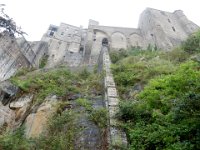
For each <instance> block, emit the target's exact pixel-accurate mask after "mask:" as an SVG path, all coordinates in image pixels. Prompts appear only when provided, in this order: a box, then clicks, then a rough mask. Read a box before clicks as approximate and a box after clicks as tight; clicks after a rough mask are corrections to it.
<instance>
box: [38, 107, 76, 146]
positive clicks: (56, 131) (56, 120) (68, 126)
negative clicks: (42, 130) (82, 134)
mask: <svg viewBox="0 0 200 150" xmlns="http://www.w3.org/2000/svg"><path fill="white" fill-rule="evenodd" d="M77 118H78V116H77V114H76V113H75V112H74V111H73V110H66V111H63V112H62V113H61V114H54V115H53V116H52V118H51V119H50V120H49V123H48V127H47V133H46V134H45V135H42V136H41V137H39V139H37V140H36V141H35V147H36V149H46V150H49V149H51V150H57V149H60V150H65V149H68V150H73V149H74V146H75V135H76V133H78V132H79V130H80V129H78V127H77V122H76V119H77Z"/></svg>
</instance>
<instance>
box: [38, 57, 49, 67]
mask: <svg viewBox="0 0 200 150" xmlns="http://www.w3.org/2000/svg"><path fill="white" fill-rule="evenodd" d="M48 58H49V56H48V55H44V56H42V58H41V59H40V63H39V68H44V67H45V66H46V64H47V61H48Z"/></svg>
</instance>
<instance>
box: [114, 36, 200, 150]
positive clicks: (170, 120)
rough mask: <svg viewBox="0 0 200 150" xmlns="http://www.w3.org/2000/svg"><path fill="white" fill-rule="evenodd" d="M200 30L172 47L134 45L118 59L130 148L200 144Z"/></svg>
mask: <svg viewBox="0 0 200 150" xmlns="http://www.w3.org/2000/svg"><path fill="white" fill-rule="evenodd" d="M199 35H200V34H199V32H197V33H196V34H193V35H192V36H191V37H189V38H188V39H187V40H186V41H185V42H184V43H183V44H182V46H181V47H178V48H176V49H174V50H172V51H168V52H165V51H158V50H156V51H155V50H153V51H152V50H145V51H144V50H141V49H131V50H127V51H126V53H129V56H126V57H123V56H122V57H120V58H118V59H117V61H113V62H114V65H113V66H112V70H113V75H114V79H115V81H116V84H117V88H118V91H119V94H120V97H121V102H120V110H119V112H118V114H117V117H118V118H119V119H120V120H121V121H123V123H122V124H121V126H122V127H123V128H124V129H125V131H126V133H127V136H128V140H129V144H130V147H129V149H130V150H149V149H151V150H196V149H200V146H199V145H200V130H199V129H200V115H199V114H200V63H199V61H198V60H197V61H196V60H195V61H193V58H194V57H199V52H200V51H199V50H200V44H199V43H200V36H199ZM119 53H121V52H119ZM111 58H112V57H111Z"/></svg>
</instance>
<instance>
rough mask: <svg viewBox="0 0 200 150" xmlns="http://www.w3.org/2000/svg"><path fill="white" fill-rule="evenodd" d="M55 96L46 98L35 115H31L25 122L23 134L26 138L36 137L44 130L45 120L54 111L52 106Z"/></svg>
mask: <svg viewBox="0 0 200 150" xmlns="http://www.w3.org/2000/svg"><path fill="white" fill-rule="evenodd" d="M55 103H56V96H52V97H47V98H46V101H45V102H44V103H42V104H41V105H40V107H39V108H38V109H37V111H36V113H31V114H30V115H29V116H28V117H27V118H26V122H25V127H26V130H25V133H26V136H27V137H38V136H39V135H40V134H41V133H42V132H43V131H44V130H45V128H46V125H47V120H48V118H49V117H50V115H51V114H52V113H53V112H54V111H55V109H54V104H55Z"/></svg>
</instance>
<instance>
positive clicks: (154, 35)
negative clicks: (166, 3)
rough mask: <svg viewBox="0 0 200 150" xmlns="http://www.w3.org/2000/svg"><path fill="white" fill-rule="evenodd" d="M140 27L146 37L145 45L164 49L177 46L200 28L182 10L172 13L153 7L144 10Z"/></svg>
mask: <svg viewBox="0 0 200 150" xmlns="http://www.w3.org/2000/svg"><path fill="white" fill-rule="evenodd" d="M138 28H139V29H140V30H141V33H142V35H143V37H144V41H145V43H144V46H145V45H146V46H147V45H149V44H151V45H156V46H157V47H158V48H161V49H163V50H169V49H171V48H172V47H174V46H177V45H178V44H180V43H181V41H183V40H185V39H186V38H187V37H188V35H190V34H191V33H193V32H195V31H196V30H197V29H199V27H198V26H197V25H196V24H194V23H193V22H191V21H189V20H188V19H187V17H186V16H185V15H184V14H183V12H182V11H175V12H173V13H170V12H165V11H160V10H156V9H152V8H147V9H146V10H145V11H143V13H142V14H141V16H140V20H139V26H138Z"/></svg>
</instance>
